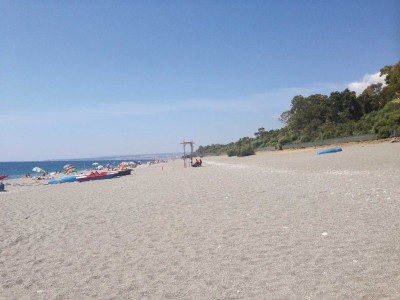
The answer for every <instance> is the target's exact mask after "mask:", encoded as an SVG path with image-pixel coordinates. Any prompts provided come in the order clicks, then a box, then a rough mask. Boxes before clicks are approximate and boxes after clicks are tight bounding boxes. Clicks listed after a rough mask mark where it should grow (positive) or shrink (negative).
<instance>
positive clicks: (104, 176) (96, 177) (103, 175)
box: [76, 172, 117, 181]
mask: <svg viewBox="0 0 400 300" xmlns="http://www.w3.org/2000/svg"><path fill="white" fill-rule="evenodd" d="M116 174H117V173H116V172H115V173H114V172H113V173H111V172H101V173H98V172H92V173H90V174H89V175H82V176H76V180H78V181H89V180H99V179H109V178H113V177H114V176H115V175H116Z"/></svg>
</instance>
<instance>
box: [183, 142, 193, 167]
mask: <svg viewBox="0 0 400 300" xmlns="http://www.w3.org/2000/svg"><path fill="white" fill-rule="evenodd" d="M181 144H182V145H183V167H184V168H186V145H190V166H191V165H192V163H193V144H194V142H193V141H190V142H186V141H185V140H183V142H182V143H181Z"/></svg>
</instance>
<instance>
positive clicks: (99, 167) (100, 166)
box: [96, 165, 104, 170]
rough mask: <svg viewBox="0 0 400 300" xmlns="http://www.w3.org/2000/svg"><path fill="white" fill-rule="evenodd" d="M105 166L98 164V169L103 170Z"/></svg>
mask: <svg viewBox="0 0 400 300" xmlns="http://www.w3.org/2000/svg"><path fill="white" fill-rule="evenodd" d="M103 168H104V167H103V166H102V165H98V166H97V168H96V169H97V170H102V169H103Z"/></svg>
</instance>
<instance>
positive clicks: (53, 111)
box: [0, 0, 400, 161]
mask: <svg viewBox="0 0 400 300" xmlns="http://www.w3.org/2000/svg"><path fill="white" fill-rule="evenodd" d="M399 15H400V2H399V1H387V0H383V1H369V0H365V1H352V0H347V1H344V0H343V1H317V0H315V1H307V0H306V1H267V0H264V1H3V0H0V104H1V109H0V126H1V127H0V128H1V129H2V130H1V142H0V143H1V147H0V161H19V160H44V159H57V158H77V157H82V158H84V157H95V156H102V155H124V154H150V153H161V152H179V151H181V150H182V149H181V145H180V142H181V141H182V140H183V139H186V140H193V141H194V142H195V143H196V144H195V146H196V148H197V147H198V146H199V145H209V144H216V143H228V142H232V141H236V140H238V139H239V138H241V137H245V136H254V132H256V131H257V129H258V128H259V127H264V128H266V129H267V130H268V129H276V128H280V127H281V124H280V123H279V121H278V117H279V115H280V114H281V113H282V112H284V111H286V110H288V109H290V101H291V100H292V98H293V97H294V96H295V95H299V94H300V95H310V94H314V93H322V94H329V93H330V92H332V91H336V90H340V91H341V90H344V89H345V88H346V87H348V86H349V85H350V84H353V85H352V86H355V84H356V83H361V82H363V81H365V80H367V81H368V78H372V76H370V75H372V74H375V73H377V72H378V71H379V70H380V68H382V67H383V66H385V65H392V64H395V63H396V62H397V61H398V60H399V59H400V55H399V54H400V18H399V17H398V16H399Z"/></svg>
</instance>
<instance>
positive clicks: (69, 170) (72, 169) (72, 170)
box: [65, 166, 76, 174]
mask: <svg viewBox="0 0 400 300" xmlns="http://www.w3.org/2000/svg"><path fill="white" fill-rule="evenodd" d="M73 172H76V168H75V167H74V166H71V167H69V168H68V169H67V170H65V173H66V174H69V173H73Z"/></svg>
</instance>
